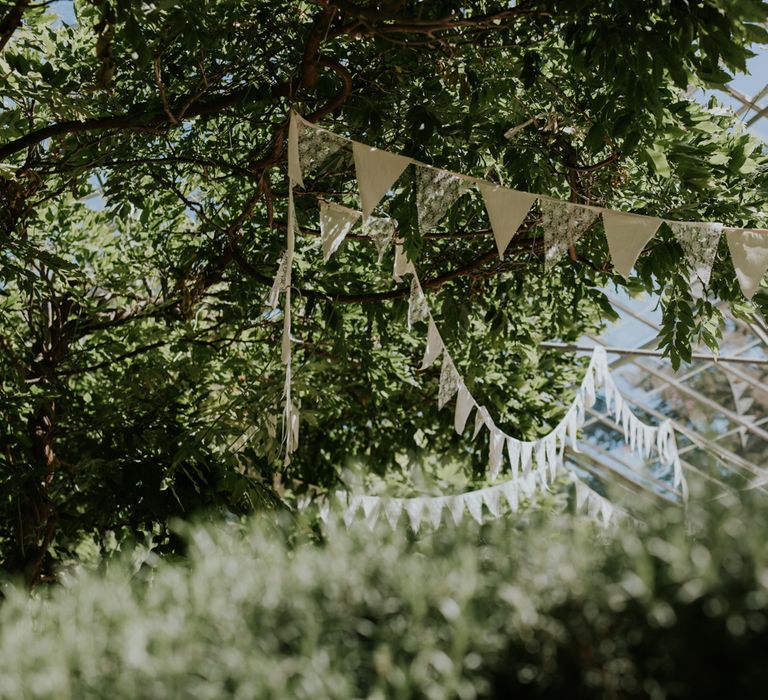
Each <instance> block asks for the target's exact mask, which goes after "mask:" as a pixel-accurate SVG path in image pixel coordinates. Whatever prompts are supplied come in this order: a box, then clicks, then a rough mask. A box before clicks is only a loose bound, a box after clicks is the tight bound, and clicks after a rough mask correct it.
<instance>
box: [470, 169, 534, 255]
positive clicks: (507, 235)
mask: <svg viewBox="0 0 768 700" xmlns="http://www.w3.org/2000/svg"><path fill="white" fill-rule="evenodd" d="M479 187H480V193H481V194H482V195H483V201H484V202H485V209H486V211H487V212H488V218H489V219H490V222H491V228H492V229H493V237H494V238H495V239H496V247H497V248H498V250H499V257H500V258H503V257H504V251H505V250H506V249H507V246H508V245H509V242H510V241H511V240H512V237H513V236H514V235H515V233H517V229H519V228H520V225H521V224H522V223H523V221H524V220H525V217H526V216H527V215H528V211H529V210H530V208H531V206H532V205H533V203H534V202H535V201H536V195H533V194H529V193H528V192H518V191H517V190H510V189H507V188H506V187H498V186H495V185H490V184H486V183H483V184H482V185H480V186H479Z"/></svg>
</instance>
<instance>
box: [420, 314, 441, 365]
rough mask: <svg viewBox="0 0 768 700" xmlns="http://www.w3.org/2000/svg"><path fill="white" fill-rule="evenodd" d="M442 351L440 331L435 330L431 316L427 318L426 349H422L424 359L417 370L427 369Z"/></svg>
mask: <svg viewBox="0 0 768 700" xmlns="http://www.w3.org/2000/svg"><path fill="white" fill-rule="evenodd" d="M442 351H443V339H442V338H441V337H440V331H438V330H437V326H436V325H435V322H434V320H433V319H432V316H430V317H429V325H428V330H427V347H426V348H425V349H424V359H423V360H422V361H421V367H420V368H419V369H427V367H429V366H430V365H431V364H432V363H433V362H434V361H435V360H436V359H437V358H438V357H440V353H441V352H442Z"/></svg>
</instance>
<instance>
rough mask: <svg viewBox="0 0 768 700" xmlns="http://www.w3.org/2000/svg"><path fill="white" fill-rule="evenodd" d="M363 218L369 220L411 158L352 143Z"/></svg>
mask: <svg viewBox="0 0 768 700" xmlns="http://www.w3.org/2000/svg"><path fill="white" fill-rule="evenodd" d="M352 156H353V158H354V161H355V172H356V173H357V186H358V189H359V191H360V204H361V207H362V210H363V219H364V220H367V219H368V217H369V216H370V215H371V213H372V212H373V210H374V209H375V208H376V206H377V205H378V203H379V202H380V201H381V200H382V198H383V197H384V195H385V194H386V193H387V192H388V191H389V189H390V188H391V187H392V185H394V184H395V182H396V181H397V179H398V178H399V177H400V176H401V175H402V174H403V171H404V170H405V169H406V168H407V167H408V166H409V165H410V164H411V162H412V161H411V159H410V158H406V157H405V156H401V155H398V154H396V153H390V152H389V151H380V150H379V149H378V148H372V147H371V146H366V145H364V144H362V143H357V142H354V143H353V144H352Z"/></svg>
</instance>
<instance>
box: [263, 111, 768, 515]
mask: <svg viewBox="0 0 768 700" xmlns="http://www.w3.org/2000/svg"><path fill="white" fill-rule="evenodd" d="M350 143H351V147H352V155H353V159H354V163H355V169H356V173H357V179H358V186H359V191H360V201H361V206H362V210H361V211H357V210H353V209H350V208H348V207H344V206H341V205H339V204H336V203H333V202H321V204H320V223H321V226H320V228H321V244H322V249H323V257H324V259H325V260H326V261H327V260H328V259H329V258H330V256H331V255H333V253H334V252H335V251H336V250H337V249H338V247H339V246H340V245H341V243H342V242H343V240H344V238H345V237H346V235H347V234H348V233H349V232H350V231H351V230H352V229H353V227H354V226H355V225H356V224H357V223H358V222H361V223H362V226H363V232H364V234H366V235H368V236H369V237H370V238H371V239H372V240H373V241H374V243H375V244H376V247H377V249H378V252H379V261H381V259H382V256H383V254H384V252H385V250H386V249H387V247H388V246H389V245H390V244H391V243H392V241H393V240H394V239H395V230H396V229H395V224H394V222H393V221H392V220H391V219H389V218H387V217H374V216H372V213H373V211H374V210H375V208H376V206H377V205H378V204H379V202H380V201H381V199H382V198H383V197H384V195H385V194H386V193H387V191H389V190H390V189H391V188H392V186H393V185H394V184H395V182H396V181H397V179H398V178H399V177H400V176H401V175H402V174H403V172H404V171H405V169H406V168H407V167H408V166H409V165H414V166H416V167H417V172H416V187H417V190H416V202H417V211H418V220H419V228H420V231H421V232H422V234H423V233H426V232H427V231H429V230H430V229H431V228H433V227H434V226H436V225H437V224H438V223H439V221H440V219H441V218H442V217H443V216H444V214H445V213H446V211H447V210H448V208H449V207H450V206H451V205H452V204H453V203H454V202H455V201H456V200H457V199H458V198H459V197H461V196H462V195H463V194H464V193H465V192H466V191H468V190H469V189H470V188H471V187H472V186H476V187H478V189H479V190H480V192H481V195H482V197H483V200H484V202H485V206H486V209H487V211H488V215H489V219H490V222H491V227H492V230H493V233H494V237H495V240H496V244H497V249H498V252H499V256H500V257H502V258H503V255H504V252H505V250H506V247H507V246H508V244H509V242H510V241H511V239H512V237H513V236H514V235H515V233H516V232H517V230H518V228H519V227H520V225H521V224H522V222H523V221H524V220H525V218H526V217H527V215H528V212H529V211H530V208H531V207H532V206H533V205H534V203H535V202H536V201H538V202H539V206H540V208H541V212H542V228H543V231H544V238H545V259H544V264H545V267H546V268H550V267H552V266H553V265H554V264H556V263H557V261H558V260H559V258H560V257H561V256H562V255H564V254H565V252H566V251H567V249H568V247H569V246H571V245H573V244H574V243H575V242H576V241H577V240H578V239H579V238H580V237H581V236H582V235H583V234H584V233H585V232H586V231H587V230H588V229H589V228H590V227H591V226H592V224H593V223H594V222H595V221H596V220H597V219H598V217H601V216H602V219H603V224H604V229H605V233H606V236H607V239H608V248H609V251H610V253H611V256H612V259H613V262H614V266H615V267H616V269H617V270H618V271H619V272H620V273H621V274H622V275H624V276H625V277H627V276H628V275H629V273H630V270H631V268H632V266H633V265H634V263H635V261H636V260H637V257H638V256H639V254H640V252H641V251H642V248H643V247H644V246H645V244H647V242H648V241H649V240H650V239H651V238H652V237H653V236H654V235H655V234H656V231H657V230H658V228H659V226H660V225H661V223H662V222H663V221H664V220H662V219H658V218H655V217H647V216H642V215H637V214H626V213H621V212H614V211H610V210H607V209H604V208H600V207H592V206H587V205H578V204H574V203H570V202H564V201H561V200H557V199H554V198H551V197H547V196H545V195H535V194H531V193H528V192H519V191H516V190H512V189H508V188H504V187H501V186H498V185H495V184H492V183H488V182H484V181H481V180H477V179H476V178H469V177H466V176H462V175H457V174H454V173H450V172H448V171H445V170H440V169H437V168H433V167H431V166H428V165H426V164H423V163H418V162H417V161H414V160H413V159H410V158H407V157H405V156H401V155H398V154H394V153H389V152H388V151H383V150H379V149H376V148H373V147H370V146H366V145H364V144H361V143H358V142H356V141H352V140H351V139H348V138H346V137H343V136H339V135H337V134H334V133H333V132H330V131H327V130H325V129H321V128H319V127H316V126H315V125H313V124H311V123H309V122H307V121H305V120H303V119H302V118H301V117H299V116H298V115H297V114H296V113H292V114H291V121H290V128H289V144H288V171H289V212H288V226H287V239H286V251H285V253H284V255H283V256H282V257H281V259H280V263H279V266H278V272H277V275H276V277H275V282H274V284H273V287H272V290H271V292H270V295H269V297H268V303H269V304H270V305H271V306H272V307H273V308H276V307H277V305H278V303H279V296H280V294H284V295H285V299H284V316H283V323H284V325H283V343H282V359H283V362H284V364H285V366H286V377H285V390H284V399H285V408H284V415H283V433H284V442H285V453H286V457H285V460H286V463H289V462H290V455H291V453H292V452H293V451H295V449H296V447H297V446H298V424H299V414H298V408H297V407H296V405H295V404H294V403H293V401H292V397H291V338H290V333H291V317H290V301H291V299H290V281H291V268H292V263H293V256H294V248H295V233H296V220H295V210H294V204H293V198H294V188H295V187H296V186H300V187H303V186H304V177H305V176H308V175H311V173H312V172H313V171H314V170H316V169H317V168H318V167H320V166H321V165H322V164H323V163H324V162H325V161H326V160H327V159H328V158H330V157H331V156H332V155H333V154H334V153H336V152H337V151H338V150H339V149H341V148H343V147H344V146H348V145H349V144H350ZM666 223H667V225H668V226H669V227H670V228H671V230H672V231H673V233H674V234H675V236H676V237H677V239H678V240H679V241H680V244H681V246H682V248H683V251H684V253H685V255H686V259H687V262H688V263H689V265H690V267H691V268H692V270H693V276H694V277H695V278H696V279H697V280H698V281H699V282H700V283H701V284H703V285H706V284H707V283H708V281H709V275H710V273H711V268H712V263H713V262H714V257H715V254H716V251H717V244H718V240H719V236H720V234H721V233H722V231H723V230H724V229H723V227H722V226H721V225H720V224H710V223H705V222H675V221H666ZM725 233H726V236H727V238H728V245H729V248H730V250H731V255H732V258H733V261H734V266H735V268H736V273H737V276H738V278H739V281H740V283H741V286H742V290H743V291H744V294H745V296H747V297H748V298H750V297H751V296H752V295H753V294H754V291H755V290H756V288H757V286H758V284H759V282H760V279H761V278H762V276H763V275H764V273H765V271H766V270H768V236H767V235H765V234H767V233H768V231H764V230H756V229H753V230H749V229H725ZM405 275H411V276H412V279H411V294H410V298H409V312H408V321H409V327H410V326H411V324H412V323H414V322H416V321H427V323H428V332H427V346H426V350H425V355H424V359H423V361H422V369H426V368H427V367H429V366H430V365H431V364H432V363H433V362H434V361H436V360H437V358H438V357H440V355H441V354H442V366H441V373H440V382H439V390H438V405H439V407H440V408H442V407H443V406H444V405H445V404H446V403H448V402H449V401H450V400H451V399H452V398H453V396H456V397H457V398H456V406H455V412H454V427H455V429H456V430H457V432H459V433H462V432H463V431H464V427H465V425H466V422H467V420H468V417H469V415H470V414H471V412H472V411H473V410H475V411H476V415H475V428H474V434H473V438H474V437H477V435H478V434H479V432H480V431H481V430H482V428H483V427H485V428H486V429H487V430H488V431H489V472H490V476H491V478H492V479H495V478H496V477H497V476H498V474H499V472H500V471H501V469H502V465H503V463H504V454H505V452H506V454H507V456H508V460H509V466H510V471H511V472H512V475H513V478H512V479H511V480H509V481H507V482H505V483H502V484H498V485H496V486H491V487H488V488H486V489H481V490H479V491H472V492H469V493H465V494H460V495H457V496H442V497H435V498H428V497H416V498H406V499H398V498H383V497H378V496H351V497H349V501H348V502H347V503H346V505H345V510H344V519H345V522H351V520H352V519H353V518H354V517H355V516H356V514H357V512H358V511H359V510H360V509H362V510H363V513H364V515H365V518H366V521H368V522H369V523H375V521H376V519H377V518H378V515H379V514H380V513H384V515H385V516H386V519H387V520H388V521H389V522H390V524H391V525H392V526H394V525H395V524H396V523H397V520H398V518H399V517H400V514H401V513H402V512H403V510H405V512H406V513H407V514H408V518H409V520H410V522H411V525H412V526H413V527H414V528H415V529H417V528H418V525H419V524H420V523H421V521H422V520H423V518H424V517H427V518H428V519H429V520H430V521H432V522H433V523H435V522H439V520H440V518H441V515H442V512H443V509H444V508H448V509H449V510H450V512H451V513H452V514H453V517H454V519H455V520H457V521H458V519H459V518H460V517H461V514H462V513H463V512H464V509H466V510H467V511H468V512H469V513H470V514H471V515H472V516H473V517H475V518H476V519H481V517H482V515H481V514H482V507H483V504H484V505H485V506H486V508H487V509H488V511H489V512H490V513H491V514H492V515H498V513H499V504H500V503H501V500H502V497H503V498H504V499H505V500H506V502H507V503H508V504H509V506H510V507H512V508H513V509H516V508H517V506H516V505H513V504H516V503H518V502H519V495H520V493H521V491H522V492H523V493H524V494H526V495H530V494H532V493H533V491H534V490H535V489H536V486H537V483H538V484H539V485H540V486H541V488H543V489H546V488H547V486H548V482H550V483H551V481H553V480H554V479H555V477H556V474H557V470H558V467H559V466H560V465H561V464H562V457H563V451H564V449H565V446H566V443H570V447H571V448H572V449H574V450H575V451H578V446H577V441H576V436H577V432H578V429H579V428H580V427H581V426H582V425H583V424H584V419H585V408H589V407H591V406H592V405H593V404H594V402H595V390H596V389H597V388H599V387H602V388H603V389H604V391H605V401H606V406H607V408H608V410H609V411H611V410H613V412H614V414H615V417H616V422H617V423H618V424H619V425H621V426H622V428H623V432H624V438H625V441H626V442H627V443H628V444H629V445H630V447H631V449H633V450H634V451H636V452H637V453H638V454H641V455H643V456H645V458H646V459H647V458H648V457H650V454H651V452H652V450H653V449H654V448H655V450H656V452H657V455H658V458H659V459H660V461H661V462H662V463H663V464H665V465H667V466H668V467H669V468H670V469H671V470H672V471H673V474H674V485H675V487H676V488H678V487H679V488H680V489H681V492H682V495H683V498H686V497H687V486H686V483H685V479H684V477H683V474H682V469H681V465H680V459H679V456H678V452H677V445H676V440H675V435H674V429H673V428H672V424H671V422H670V421H665V422H663V423H662V424H660V425H659V426H655V427H654V426H650V425H647V424H645V423H643V422H642V421H641V420H640V419H638V418H637V417H636V416H635V415H634V413H633V412H632V411H631V409H630V408H629V406H628V405H627V403H626V401H625V400H624V399H623V397H622V395H621V393H620V392H619V390H618V388H617V386H616V384H615V382H614V380H613V378H612V377H611V375H610V372H609V370H608V364H607V357H606V354H605V351H604V350H603V349H602V348H601V347H599V346H598V347H596V348H595V350H594V351H593V355H592V358H591V360H590V364H589V366H588V368H587V372H586V374H585V377H584V380H583V382H582V384H581V386H580V388H579V390H578V392H577V395H576V399H575V400H574V402H573V404H572V405H571V406H570V407H569V409H568V410H567V411H566V414H565V416H564V417H563V419H562V420H561V422H560V423H559V424H558V425H557V426H556V427H555V429H554V430H553V431H552V432H551V433H550V434H548V435H546V436H544V437H543V438H540V439H539V440H536V441H521V440H518V439H517V438H514V437H513V436H510V435H507V434H506V433H504V432H503V431H502V430H500V429H499V428H498V427H497V426H496V424H495V422H494V421H493V419H492V418H491V416H490V413H489V412H488V410H487V409H486V408H485V407H483V406H481V405H479V404H478V403H477V402H476V401H475V399H474V398H473V397H472V395H471V394H470V392H469V391H468V389H467V387H466V384H465V383H464V381H463V379H462V378H461V377H460V376H459V374H458V372H457V371H456V367H455V364H454V363H453V360H452V359H451V357H450V355H449V353H448V351H447V350H446V348H445V345H444V343H443V340H442V338H441V336H440V334H439V331H438V329H437V326H436V325H435V322H434V319H433V317H432V314H431V311H430V309H429V307H428V304H427V301H426V297H425V295H424V292H423V289H422V286H421V283H420V280H419V278H418V275H417V273H416V269H415V267H414V265H413V264H412V263H411V262H410V261H409V260H408V259H407V257H406V255H405V253H404V251H403V248H402V245H401V243H400V242H396V244H395V262H394V269H393V276H394V278H395V279H396V280H398V281H399V280H401V279H402V277H404V276H405ZM572 478H574V479H575V478H576V477H575V475H572ZM577 481H578V480H577ZM578 483H582V482H580V481H578ZM583 486H584V488H586V489H588V487H586V485H583ZM579 489H580V487H579V486H578V484H577V496H578V495H579V493H581V494H582V496H583V494H584V493H586V492H585V491H583V489H582V490H579ZM592 493H594V492H592ZM339 498H342V496H339ZM344 498H346V496H345V497H344ZM580 498H581V501H582V502H584V501H585V499H586V502H588V503H589V504H591V505H590V508H592V510H594V509H595V508H597V506H595V505H594V504H596V503H600V506H599V508H598V511H599V512H601V513H603V517H604V519H605V520H608V519H609V516H607V515H606V514H608V513H610V512H612V511H611V508H609V507H608V505H603V504H602V501H599V500H597V499H599V498H602V497H600V496H599V495H598V494H596V493H595V497H580ZM590 499H591V500H590ZM603 501H605V499H603ZM605 503H606V504H607V503H608V502H607V501H605ZM609 505H610V504H609ZM596 512H597V511H596Z"/></svg>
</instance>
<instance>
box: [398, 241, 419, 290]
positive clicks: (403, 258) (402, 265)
mask: <svg viewBox="0 0 768 700" xmlns="http://www.w3.org/2000/svg"><path fill="white" fill-rule="evenodd" d="M415 274H416V268H414V266H413V263H412V262H411V261H410V260H409V259H408V256H407V255H406V254H405V250H404V249H403V244H402V243H395V266H394V268H393V269H392V277H393V278H394V280H395V282H400V281H401V280H402V278H403V275H415Z"/></svg>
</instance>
